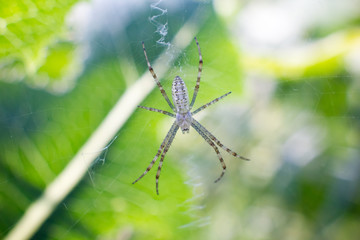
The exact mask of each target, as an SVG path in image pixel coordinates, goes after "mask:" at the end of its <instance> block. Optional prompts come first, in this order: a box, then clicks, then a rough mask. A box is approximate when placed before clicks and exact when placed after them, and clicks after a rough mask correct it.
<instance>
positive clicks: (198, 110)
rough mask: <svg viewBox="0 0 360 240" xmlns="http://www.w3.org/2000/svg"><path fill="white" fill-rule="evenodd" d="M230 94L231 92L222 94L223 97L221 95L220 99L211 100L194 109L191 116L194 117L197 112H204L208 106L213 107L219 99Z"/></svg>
mask: <svg viewBox="0 0 360 240" xmlns="http://www.w3.org/2000/svg"><path fill="white" fill-rule="evenodd" d="M230 93H231V92H228V93H226V94H224V95H222V96H220V97H218V98H215V99H214V100H212V101H211V102H209V103H207V104H204V105H202V106H201V107H199V108H198V109H196V110H195V111H193V112H192V113H191V115H195V114H197V113H198V112H200V111H202V110H204V109H205V108H207V107H208V106H210V105H213V104H214V103H217V102H218V101H219V100H220V99H223V98H224V97H226V96H227V95H229V94H230Z"/></svg>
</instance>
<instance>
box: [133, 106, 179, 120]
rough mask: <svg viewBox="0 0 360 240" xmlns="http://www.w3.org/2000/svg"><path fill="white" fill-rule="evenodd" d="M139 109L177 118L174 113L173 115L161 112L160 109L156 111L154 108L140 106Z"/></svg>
mask: <svg viewBox="0 0 360 240" xmlns="http://www.w3.org/2000/svg"><path fill="white" fill-rule="evenodd" d="M138 108H142V109H146V110H148V111H151V112H158V113H162V114H165V115H168V116H170V117H173V118H174V117H176V115H175V114H173V113H171V112H168V111H164V110H160V109H156V108H152V107H144V106H138Z"/></svg>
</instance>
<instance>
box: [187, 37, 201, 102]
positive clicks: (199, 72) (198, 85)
mask: <svg viewBox="0 0 360 240" xmlns="http://www.w3.org/2000/svg"><path fill="white" fill-rule="evenodd" d="M194 39H195V41H196V45H197V47H198V50H199V70H198V76H197V80H196V85H195V89H194V94H193V97H192V99H191V103H190V109H191V108H192V107H193V106H194V103H195V99H196V96H197V93H198V91H199V87H200V78H201V72H202V66H203V60H202V56H201V51H200V46H199V42H198V40H197V39H196V37H194Z"/></svg>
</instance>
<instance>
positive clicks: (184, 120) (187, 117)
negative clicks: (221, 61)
mask: <svg viewBox="0 0 360 240" xmlns="http://www.w3.org/2000/svg"><path fill="white" fill-rule="evenodd" d="M194 40H195V42H196V45H197V47H198V51H199V70H198V75H197V81H196V85H195V89H194V94H193V97H192V100H191V102H190V104H189V94H188V91H187V88H186V86H185V82H184V81H183V80H182V79H181V78H180V77H179V76H176V77H175V78H174V81H173V83H172V91H171V93H172V99H173V102H174V105H173V104H172V103H171V101H170V99H169V97H168V95H167V94H166V92H165V90H164V88H163V87H162V85H161V83H160V82H159V80H158V78H157V76H156V74H155V72H154V69H153V68H152V67H151V64H150V62H149V59H148V57H147V54H146V50H145V45H144V42H142V47H143V50H144V55H145V59H146V62H147V65H148V67H149V71H150V73H151V75H152V76H153V78H154V80H155V82H156V84H157V86H158V88H159V89H160V92H161V94H162V95H163V97H164V98H165V100H166V102H167V103H168V104H169V106H170V108H171V109H172V110H173V111H174V113H171V112H167V111H164V110H160V109H156V108H151V107H144V106H138V107H139V108H143V109H146V110H149V111H152V112H158V113H162V114H165V115H168V116H170V117H173V118H175V121H174V123H173V124H172V126H171V128H170V130H169V132H168V133H167V134H166V137H165V139H164V141H163V142H162V143H161V145H160V147H159V150H158V151H157V154H156V155H155V157H154V159H153V160H152V161H151V162H150V164H149V166H148V167H147V168H146V170H145V172H144V173H143V174H141V176H140V177H139V178H138V179H136V180H135V181H134V182H133V184H134V183H136V182H137V181H139V180H140V179H141V178H142V177H144V176H145V175H146V174H147V173H148V172H149V171H150V169H151V168H152V167H153V165H154V163H155V162H156V160H157V159H158V158H159V156H160V154H161V153H162V154H161V158H160V163H159V167H158V170H157V173H156V194H157V195H159V177H160V172H161V168H162V165H163V161H164V158H165V154H166V153H167V151H168V150H169V148H170V146H171V143H172V141H173V140H174V138H175V135H176V133H177V131H178V130H179V128H181V131H182V133H183V134H184V133H189V130H190V126H191V127H193V128H194V129H195V131H197V132H198V133H199V134H200V136H201V137H202V138H203V139H204V140H205V141H206V142H207V143H208V144H209V145H210V146H211V147H212V148H213V149H214V151H215V152H216V154H217V157H218V158H219V160H220V163H221V166H222V169H223V170H222V172H221V174H220V177H218V178H217V179H216V180H215V182H218V181H219V180H220V179H221V178H222V177H223V176H224V174H225V170H226V165H225V162H224V160H223V158H222V156H221V154H220V152H219V149H218V148H217V146H216V145H215V143H216V144H217V145H218V146H219V147H221V148H222V149H224V150H225V151H227V152H228V153H229V154H231V155H233V156H234V157H238V158H241V159H243V160H249V159H248V158H245V157H243V156H240V155H239V154H237V153H235V152H234V151H232V150H231V149H229V148H227V147H226V146H224V145H223V144H222V143H221V142H220V141H219V140H218V139H217V138H216V137H215V136H214V135H212V134H211V133H210V132H209V131H208V130H207V129H206V128H205V127H204V126H202V125H201V124H200V123H199V122H198V121H196V120H195V119H194V118H193V116H194V115H195V114H197V113H198V112H200V111H202V110H204V109H205V108H207V107H208V106H210V105H212V104H214V103H216V102H218V101H219V100H220V99H223V98H224V97H226V96H227V95H229V94H230V93H231V92H228V93H226V94H224V95H222V96H220V97H218V98H216V99H214V100H212V101H211V102H209V103H207V104H205V105H203V106H201V107H199V108H198V109H196V110H195V111H191V109H192V107H193V106H194V103H195V100H196V96H197V93H198V91H199V86H200V77H201V72H202V66H203V60H202V56H201V51H200V46H199V42H198V40H197V39H196V37H195V38H194Z"/></svg>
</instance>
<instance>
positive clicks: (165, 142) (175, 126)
mask: <svg viewBox="0 0 360 240" xmlns="http://www.w3.org/2000/svg"><path fill="white" fill-rule="evenodd" d="M177 128H178V125H177V124H176V122H174V123H173V125H172V126H171V128H170V130H169V132H168V133H167V134H166V137H165V139H164V141H163V142H162V143H161V145H160V147H159V150H158V151H157V153H156V155H155V157H154V159H153V160H152V161H151V162H150V164H149V166H148V167H147V168H146V170H145V172H144V173H143V174H141V176H140V177H138V178H137V179H136V180H135V181H134V182H133V183H132V184H134V183H136V182H137V181H139V180H140V179H141V178H142V177H144V176H145V175H146V174H147V173H148V172H149V171H150V169H151V168H152V167H153V165H154V163H155V162H156V160H157V159H158V157H159V156H160V154H161V152H162V151H163V149H164V147H165V146H166V145H167V144H168V142H169V139H170V138H171V136H172V133H173V132H174V130H175V129H177Z"/></svg>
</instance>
